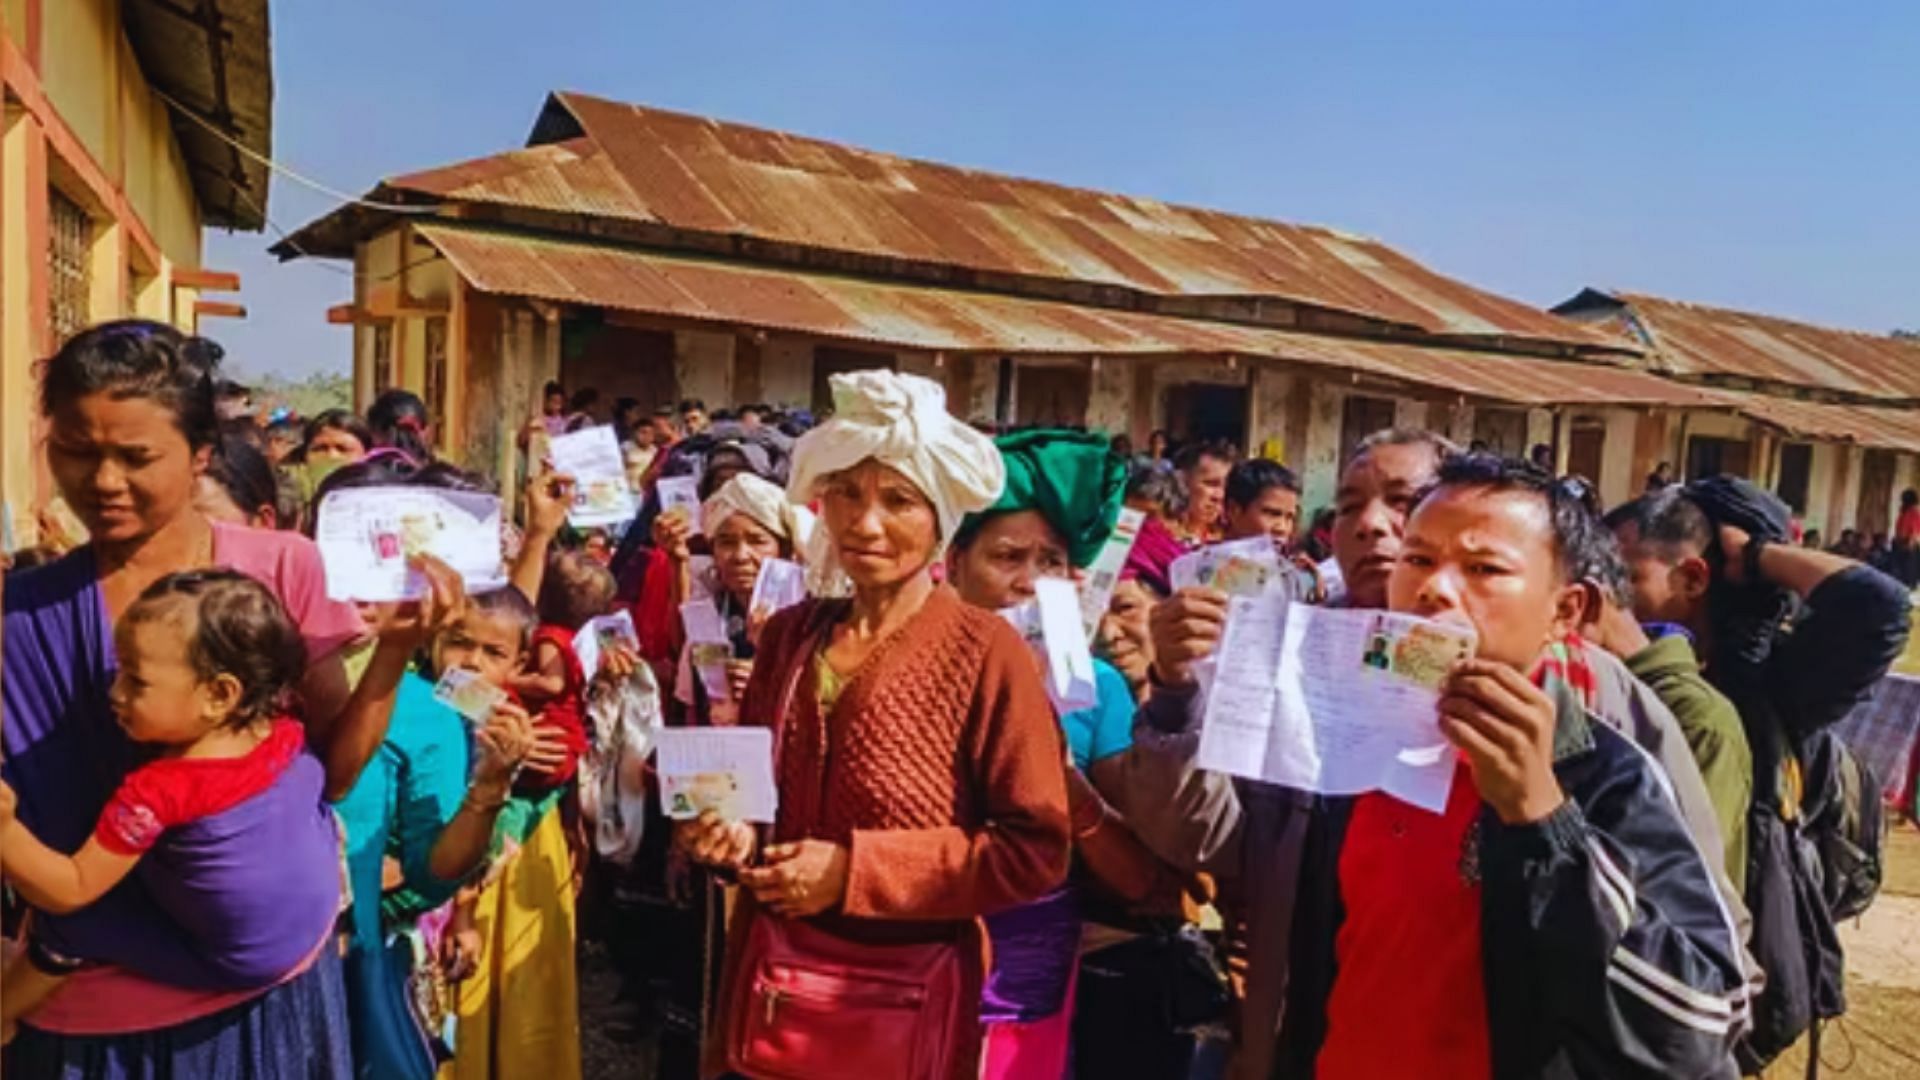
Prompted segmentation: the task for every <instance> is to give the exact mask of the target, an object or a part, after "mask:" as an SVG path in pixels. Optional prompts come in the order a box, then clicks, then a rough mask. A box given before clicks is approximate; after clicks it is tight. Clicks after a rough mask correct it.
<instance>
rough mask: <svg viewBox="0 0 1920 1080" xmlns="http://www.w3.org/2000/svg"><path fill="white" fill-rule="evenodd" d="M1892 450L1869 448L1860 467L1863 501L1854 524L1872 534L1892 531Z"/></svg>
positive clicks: (1856, 512) (1856, 511)
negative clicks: (1890, 526)
mask: <svg viewBox="0 0 1920 1080" xmlns="http://www.w3.org/2000/svg"><path fill="white" fill-rule="evenodd" d="M1893 466H1894V461H1893V451H1891V450H1869V451H1867V454H1866V460H1865V461H1864V462H1863V463H1862V465H1861V469H1860V505H1859V507H1858V508H1857V509H1856V510H1855V512H1854V519H1853V527H1854V528H1856V529H1859V530H1860V531H1861V532H1863V533H1866V534H1867V535H1868V536H1872V535H1873V534H1874V533H1883V532H1892V529H1890V528H1889V527H1888V523H1889V521H1890V520H1891V519H1892V517H1893Z"/></svg>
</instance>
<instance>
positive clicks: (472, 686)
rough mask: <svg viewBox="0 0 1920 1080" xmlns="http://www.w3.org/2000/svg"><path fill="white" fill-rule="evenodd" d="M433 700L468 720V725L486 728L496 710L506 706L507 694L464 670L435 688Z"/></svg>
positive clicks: (453, 672) (449, 674)
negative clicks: (484, 726)
mask: <svg viewBox="0 0 1920 1080" xmlns="http://www.w3.org/2000/svg"><path fill="white" fill-rule="evenodd" d="M433 700H435V701H437V702H439V703H440V704H442V705H445V706H447V707H448V708H450V709H452V710H453V711H454V712H457V713H459V714H460V715H461V716H464V717H466V718H467V722H468V723H472V724H480V725H485V724H486V722H487V720H488V719H489V718H490V717H492V716H493V710H494V708H495V707H496V706H499V705H504V704H506V701H507V692H506V691H505V690H502V689H500V688H499V687H497V686H495V685H493V684H492V683H490V682H488V681H487V680H485V679H483V678H481V677H480V676H478V675H475V674H474V673H473V672H471V671H466V670H464V669H462V668H454V669H452V670H450V671H448V672H447V673H446V674H445V675H442V676H440V681H439V682H437V683H435V684H434V686H433Z"/></svg>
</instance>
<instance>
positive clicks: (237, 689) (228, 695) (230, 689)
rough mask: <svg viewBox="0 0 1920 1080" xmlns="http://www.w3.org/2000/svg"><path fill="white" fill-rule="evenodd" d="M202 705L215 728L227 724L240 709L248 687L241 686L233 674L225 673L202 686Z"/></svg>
mask: <svg viewBox="0 0 1920 1080" xmlns="http://www.w3.org/2000/svg"><path fill="white" fill-rule="evenodd" d="M201 693H202V704H203V707H204V711H205V713H206V717H207V720H208V721H209V722H211V723H212V724H213V726H214V727H219V726H220V725H222V724H224V723H226V722H227V718H228V717H230V716H232V715H233V713H234V710H236V709H238V708H239V707H240V699H241V697H243V696H244V695H245V694H246V687H244V686H242V685H241V684H240V680H239V679H238V678H236V677H235V676H234V675H233V673H232V672H227V671H223V672H221V673H220V674H218V675H215V676H214V677H213V678H211V679H208V680H207V681H206V682H204V683H202V684H201Z"/></svg>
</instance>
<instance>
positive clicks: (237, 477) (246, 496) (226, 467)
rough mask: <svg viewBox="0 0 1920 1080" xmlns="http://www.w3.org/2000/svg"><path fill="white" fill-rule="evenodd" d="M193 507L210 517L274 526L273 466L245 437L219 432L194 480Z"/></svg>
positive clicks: (277, 501)
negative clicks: (210, 452) (204, 470)
mask: <svg viewBox="0 0 1920 1080" xmlns="http://www.w3.org/2000/svg"><path fill="white" fill-rule="evenodd" d="M193 508H194V509H195V510H197V511H199V512H200V513H201V514H203V515H205V516H206V517H207V519H208V520H210V521H224V522H227V523H229V524H233V525H245V526H248V527H249V528H254V529H272V528H276V527H278V525H279V521H280V484H279V481H278V479H277V478H276V477H275V475H274V471H273V466H272V465H270V464H268V463H267V459H266V456H265V455H264V454H262V453H260V451H258V450H255V449H254V448H253V446H252V445H251V444H250V443H248V442H247V441H246V440H245V439H241V438H236V437H235V436H232V435H225V436H222V437H221V439H220V441H219V443H218V444H217V445H216V446H215V448H214V452H213V453H212V454H211V455H209V456H208V458H207V471H206V472H204V473H201V474H200V479H199V480H198V481H196V482H195V484H194V490H193Z"/></svg>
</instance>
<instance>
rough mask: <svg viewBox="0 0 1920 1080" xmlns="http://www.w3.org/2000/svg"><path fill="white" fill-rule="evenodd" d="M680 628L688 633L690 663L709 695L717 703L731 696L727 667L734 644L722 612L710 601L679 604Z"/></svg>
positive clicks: (731, 657) (692, 601)
mask: <svg viewBox="0 0 1920 1080" xmlns="http://www.w3.org/2000/svg"><path fill="white" fill-rule="evenodd" d="M680 625H681V626H682V627H683V628H684V629H685V630H686V632H687V660H688V663H690V664H691V665H692V667H693V670H694V673H695V674H697V675H698V676H700V684H701V685H702V686H705V687H706V688H707V696H708V697H710V698H713V699H714V700H716V701H725V700H727V699H728V698H730V697H732V696H733V692H732V689H731V687H729V686H728V684H727V664H728V662H729V661H731V660H732V659H733V643H732V641H731V640H729V639H728V637H727V622H726V620H725V619H723V618H721V617H720V609H719V608H717V607H715V606H714V603H713V601H711V600H689V601H687V602H686V603H684V604H681V605H680Z"/></svg>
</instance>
